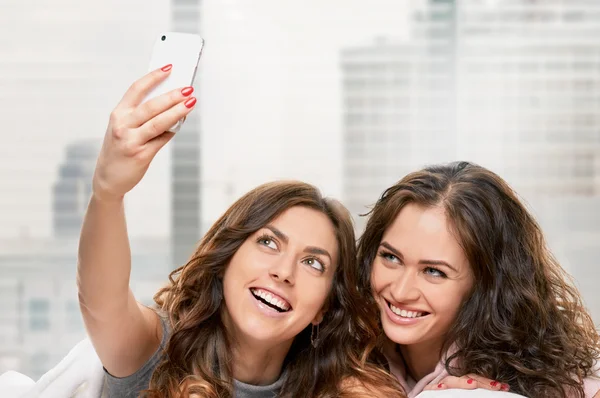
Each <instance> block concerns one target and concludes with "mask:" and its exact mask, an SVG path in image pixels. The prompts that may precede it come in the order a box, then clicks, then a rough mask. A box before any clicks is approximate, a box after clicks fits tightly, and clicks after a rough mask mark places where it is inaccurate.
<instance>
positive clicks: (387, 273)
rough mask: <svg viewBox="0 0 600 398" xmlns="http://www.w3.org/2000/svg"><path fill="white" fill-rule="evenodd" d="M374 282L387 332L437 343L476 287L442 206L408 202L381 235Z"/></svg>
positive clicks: (405, 340) (407, 341) (402, 339)
mask: <svg viewBox="0 0 600 398" xmlns="http://www.w3.org/2000/svg"><path fill="white" fill-rule="evenodd" d="M371 281H372V285H373V291H374V294H375V298H376V301H377V303H378V305H379V308H380V310H381V320H382V324H383V329H384V331H385V334H386V335H387V337H388V338H389V339H390V340H392V341H393V342H395V343H398V344H402V345H413V344H421V343H425V344H428V345H431V346H432V347H436V348H437V347H439V345H440V344H441V343H442V341H443V339H444V336H445V334H446V333H447V332H448V330H449V328H450V326H451V324H452V322H453V321H454V319H455V318H456V316H457V314H458V311H459V309H460V307H461V304H462V303H463V301H464V300H465V298H466V296H467V295H468V294H469V292H470V290H471V288H472V286H473V276H472V272H471V268H470V266H469V263H468V261H467V258H466V257H465V255H464V253H463V250H462V248H461V247H460V244H459V243H458V241H457V240H456V239H455V237H454V234H453V233H451V231H450V228H449V224H448V220H447V218H446V215H445V213H444V210H443V209H442V208H439V207H421V206H418V205H415V204H409V205H407V206H405V207H404V208H403V209H402V210H401V211H400V213H399V214H398V216H397V217H396V219H395V220H394V222H393V223H392V224H391V226H390V227H389V228H388V229H387V230H386V231H385V233H384V234H383V238H382V240H381V242H380V246H379V249H378V252H377V256H376V258H375V261H374V263H373V268H372V274H371Z"/></svg>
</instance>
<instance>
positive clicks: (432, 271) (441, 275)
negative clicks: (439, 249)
mask: <svg viewBox="0 0 600 398" xmlns="http://www.w3.org/2000/svg"><path fill="white" fill-rule="evenodd" d="M423 272H424V273H425V274H426V275H430V276H433V277H434V278H447V277H448V276H447V275H446V274H445V273H443V272H442V271H440V270H439V269H437V268H432V267H427V268H425V269H424V270H423Z"/></svg>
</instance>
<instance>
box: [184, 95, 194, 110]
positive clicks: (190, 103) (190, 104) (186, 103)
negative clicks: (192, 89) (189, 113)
mask: <svg viewBox="0 0 600 398" xmlns="http://www.w3.org/2000/svg"><path fill="white" fill-rule="evenodd" d="M194 105H196V97H192V98H190V99H188V100H187V101H185V106H186V107H187V108H191V107H193V106H194Z"/></svg>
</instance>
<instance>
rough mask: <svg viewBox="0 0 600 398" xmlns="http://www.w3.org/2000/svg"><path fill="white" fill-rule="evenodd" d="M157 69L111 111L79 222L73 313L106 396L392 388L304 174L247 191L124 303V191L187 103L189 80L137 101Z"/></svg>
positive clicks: (343, 236)
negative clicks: (182, 259)
mask: <svg viewBox="0 0 600 398" xmlns="http://www.w3.org/2000/svg"><path fill="white" fill-rule="evenodd" d="M169 72H170V68H164V69H163V70H157V71H154V72H151V73H150V74H148V75H147V76H145V77H143V78H142V79H140V80H139V81H138V82H136V83H134V84H133V85H132V86H131V88H130V89H129V90H128V92H127V93H126V94H125V96H124V97H123V99H122V101H121V103H120V104H119V105H118V106H117V108H116V109H115V110H114V111H113V113H112V114H111V119H110V123H109V126H108V129H107V132H106V136H105V139H104V144H103V147H102V150H101V152H100V155H99V158H98V162H97V166H96V171H95V175H94V180H93V196H92V198H91V201H90V204H89V207H88V211H87V214H86V217H85V221H84V225H83V229H82V232H81V240H80V249H79V264H78V273H77V278H78V279H77V280H78V287H79V299H80V304H81V311H82V314H83V318H84V321H85V325H86V328H87V331H88V334H89V335H90V338H91V340H92V343H93V345H94V348H95V350H96V352H97V353H98V355H99V357H100V359H101V361H102V364H103V365H104V368H105V370H106V373H107V375H106V388H107V389H108V393H109V396H111V397H113V396H114V397H120V398H123V397H137V396H139V395H140V394H141V395H143V396H153V397H179V396H183V397H187V396H194V397H215V398H216V397H232V396H233V397H244V398H255V397H256V398H258V397H274V396H281V397H343V396H352V397H356V396H402V394H401V392H400V389H399V388H398V383H397V382H396V381H395V380H394V378H392V377H391V376H390V375H389V374H388V373H386V372H385V371H384V370H383V369H381V367H380V366H377V365H378V364H380V363H382V362H384V361H385V358H383V357H382V356H380V359H379V360H378V359H377V357H376V356H375V354H374V353H373V352H372V349H373V347H374V346H375V342H376V337H377V330H378V329H377V328H378V321H377V310H376V306H374V305H373V304H365V303H364V302H363V301H364V300H363V297H362V296H361V294H360V293H361V292H359V290H358V286H359V285H361V283H360V282H359V281H358V278H359V273H358V267H357V264H356V256H355V254H356V251H355V238H354V232H353V226H352V222H351V218H350V215H349V213H348V212H347V211H346V209H345V208H344V207H343V206H341V205H340V204H339V203H338V202H336V201H334V200H331V199H327V198H323V197H322V196H321V195H320V193H319V191H318V190H317V189H316V188H314V187H313V186H311V185H308V184H305V183H301V182H278V183H270V184H265V185H262V186H260V187H258V188H256V189H254V190H252V191H251V192H249V193H247V194H246V195H244V196H243V197H242V198H241V199H239V200H238V201H237V202H236V203H234V204H233V205H232V206H231V207H230V208H229V209H228V210H227V211H226V212H225V214H224V215H223V216H222V217H221V218H220V219H219V220H218V221H217V222H216V223H215V224H214V225H213V226H212V227H211V228H210V230H209V231H208V232H207V233H206V235H205V236H204V237H203V239H202V240H201V242H200V243H199V245H198V248H197V250H196V253H195V254H194V255H193V256H192V258H191V259H190V261H189V262H188V263H187V264H186V265H184V266H183V267H181V268H179V269H177V270H175V271H174V272H173V273H172V274H171V275H170V277H169V282H168V284H167V286H166V287H165V288H163V289H162V290H160V291H159V292H158V294H157V295H156V296H155V301H156V303H157V308H156V309H151V308H148V307H145V306H143V305H141V304H140V303H138V302H137V301H136V299H135V297H134V296H133V294H132V292H131V290H130V289H129V276H130V269H131V256H130V249H129V243H128V237H127V228H126V223H125V213H124V206H123V198H124V195H125V194H126V193H127V192H128V191H130V190H131V189H132V188H133V187H134V186H135V185H136V184H137V183H138V182H139V181H140V180H141V179H142V177H143V175H144V173H145V172H146V170H147V169H148V167H149V164H150V162H151V160H152V158H153V157H154V156H155V154H156V153H157V152H158V150H160V148H162V147H163V146H164V145H165V144H166V143H167V142H168V141H169V140H170V139H171V138H172V137H173V135H174V134H172V133H169V132H166V133H163V132H164V131H166V130H167V129H168V128H169V127H170V126H172V125H174V124H175V122H176V121H177V120H180V119H182V118H183V117H185V116H186V115H187V114H188V113H189V112H190V111H191V110H192V109H193V107H194V105H195V99H194V98H193V97H191V88H184V89H182V90H181V91H179V90H178V91H174V92H170V93H167V94H164V95H162V96H160V97H157V98H156V99H153V100H150V101H149V102H147V103H145V104H141V105H140V101H141V100H142V98H144V96H145V94H146V93H147V92H149V91H150V90H151V88H152V87H154V86H155V85H157V84H158V83H159V82H160V81H162V80H163V79H164V78H165V77H166V76H167V75H168V73H169Z"/></svg>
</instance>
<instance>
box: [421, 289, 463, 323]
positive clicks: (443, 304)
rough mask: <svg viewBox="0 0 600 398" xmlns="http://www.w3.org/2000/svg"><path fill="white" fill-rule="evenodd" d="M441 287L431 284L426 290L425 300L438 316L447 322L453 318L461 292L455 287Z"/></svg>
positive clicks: (458, 305)
mask: <svg viewBox="0 0 600 398" xmlns="http://www.w3.org/2000/svg"><path fill="white" fill-rule="evenodd" d="M448 287H450V288H442V287H441V286H440V285H437V286H436V285H431V286H430V288H429V289H428V292H427V301H428V302H429V304H430V305H431V306H432V307H433V309H434V311H435V312H436V313H437V315H438V316H440V318H444V319H446V320H447V321H448V322H451V321H452V320H454V318H455V317H456V315H457V314H458V311H459V310H460V306H461V304H462V292H457V291H456V289H451V288H452V287H453V286H448Z"/></svg>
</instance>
